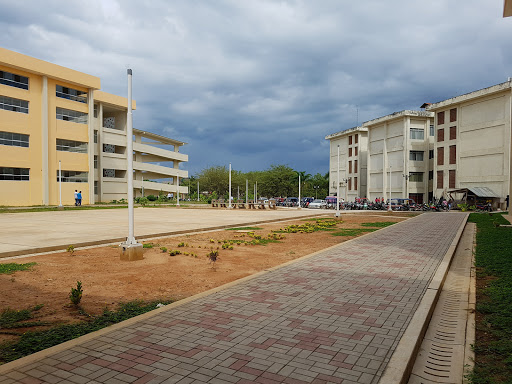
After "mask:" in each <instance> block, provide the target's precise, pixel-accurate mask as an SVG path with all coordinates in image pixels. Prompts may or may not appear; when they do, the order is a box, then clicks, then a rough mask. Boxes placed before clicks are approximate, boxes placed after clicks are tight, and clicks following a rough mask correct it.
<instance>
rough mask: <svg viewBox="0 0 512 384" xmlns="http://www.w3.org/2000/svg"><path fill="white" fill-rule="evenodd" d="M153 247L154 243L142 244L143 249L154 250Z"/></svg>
mask: <svg viewBox="0 0 512 384" xmlns="http://www.w3.org/2000/svg"><path fill="white" fill-rule="evenodd" d="M153 247H154V245H153V243H144V244H142V248H153Z"/></svg>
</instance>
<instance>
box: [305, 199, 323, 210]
mask: <svg viewBox="0 0 512 384" xmlns="http://www.w3.org/2000/svg"><path fill="white" fill-rule="evenodd" d="M326 206H327V203H326V202H325V200H320V199H316V200H313V201H312V202H311V203H309V205H308V208H316V209H319V208H325V207H326Z"/></svg>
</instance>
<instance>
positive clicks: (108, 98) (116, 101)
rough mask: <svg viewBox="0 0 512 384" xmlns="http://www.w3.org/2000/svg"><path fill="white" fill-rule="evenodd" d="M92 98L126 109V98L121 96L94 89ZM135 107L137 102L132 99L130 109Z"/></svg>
mask: <svg viewBox="0 0 512 384" xmlns="http://www.w3.org/2000/svg"><path fill="white" fill-rule="evenodd" d="M94 100H97V101H99V102H102V103H105V104H109V105H112V106H115V107H121V108H124V109H125V110H128V98H126V97H123V96H117V95H113V94H111V93H107V92H103V91H95V92H94ZM136 108H137V104H136V103H135V100H133V99H132V109H136Z"/></svg>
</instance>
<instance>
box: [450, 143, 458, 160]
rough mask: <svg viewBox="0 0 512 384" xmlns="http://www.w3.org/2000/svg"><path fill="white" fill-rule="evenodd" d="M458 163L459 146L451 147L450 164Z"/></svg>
mask: <svg viewBox="0 0 512 384" xmlns="http://www.w3.org/2000/svg"><path fill="white" fill-rule="evenodd" d="M456 163H457V146H456V145H450V164H456Z"/></svg>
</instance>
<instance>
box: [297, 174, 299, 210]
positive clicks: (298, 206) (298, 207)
mask: <svg viewBox="0 0 512 384" xmlns="http://www.w3.org/2000/svg"><path fill="white" fill-rule="evenodd" d="M297 208H298V209H300V173H299V204H298V207H297Z"/></svg>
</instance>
